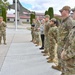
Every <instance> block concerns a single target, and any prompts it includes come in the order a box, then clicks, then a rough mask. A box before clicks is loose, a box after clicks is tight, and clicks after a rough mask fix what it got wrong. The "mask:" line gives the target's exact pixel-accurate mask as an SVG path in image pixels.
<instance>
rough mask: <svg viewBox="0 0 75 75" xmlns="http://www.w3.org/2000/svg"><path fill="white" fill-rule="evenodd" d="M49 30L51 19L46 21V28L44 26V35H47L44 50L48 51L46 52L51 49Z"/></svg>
mask: <svg viewBox="0 0 75 75" xmlns="http://www.w3.org/2000/svg"><path fill="white" fill-rule="evenodd" d="M48 31H49V21H47V22H45V28H44V35H45V41H44V42H45V44H44V51H46V52H48V51H49V38H48Z"/></svg>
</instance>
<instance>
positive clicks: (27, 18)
mask: <svg viewBox="0 0 75 75" xmlns="http://www.w3.org/2000/svg"><path fill="white" fill-rule="evenodd" d="M36 16H37V17H39V19H40V20H41V19H43V18H44V13H36ZM20 19H21V22H26V23H29V22H30V13H27V12H23V15H20ZM14 21H15V14H7V22H14Z"/></svg>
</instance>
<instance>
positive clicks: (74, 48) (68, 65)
mask: <svg viewBox="0 0 75 75" xmlns="http://www.w3.org/2000/svg"><path fill="white" fill-rule="evenodd" d="M63 51H64V54H63V61H64V62H65V73H64V75H75V26H74V28H73V29H72V30H71V31H70V33H69V35H68V38H67V41H66V43H65V45H64V48H63Z"/></svg>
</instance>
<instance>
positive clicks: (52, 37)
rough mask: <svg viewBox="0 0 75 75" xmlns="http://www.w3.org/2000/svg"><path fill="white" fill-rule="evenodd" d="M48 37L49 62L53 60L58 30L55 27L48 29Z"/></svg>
mask: <svg viewBox="0 0 75 75" xmlns="http://www.w3.org/2000/svg"><path fill="white" fill-rule="evenodd" d="M48 37H49V54H50V56H49V57H50V60H53V59H54V57H55V51H54V49H55V44H56V43H57V37H58V28H57V26H52V27H50V29H49V32H48Z"/></svg>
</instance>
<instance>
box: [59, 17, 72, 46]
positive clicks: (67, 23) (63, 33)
mask: <svg viewBox="0 0 75 75" xmlns="http://www.w3.org/2000/svg"><path fill="white" fill-rule="evenodd" d="M72 27H73V22H72V18H71V17H67V18H66V19H64V20H62V22H61V25H59V27H58V29H59V41H58V44H59V45H64V44H65V42H66V40H67V36H68V34H69V32H70V31H71V29H72Z"/></svg>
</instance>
